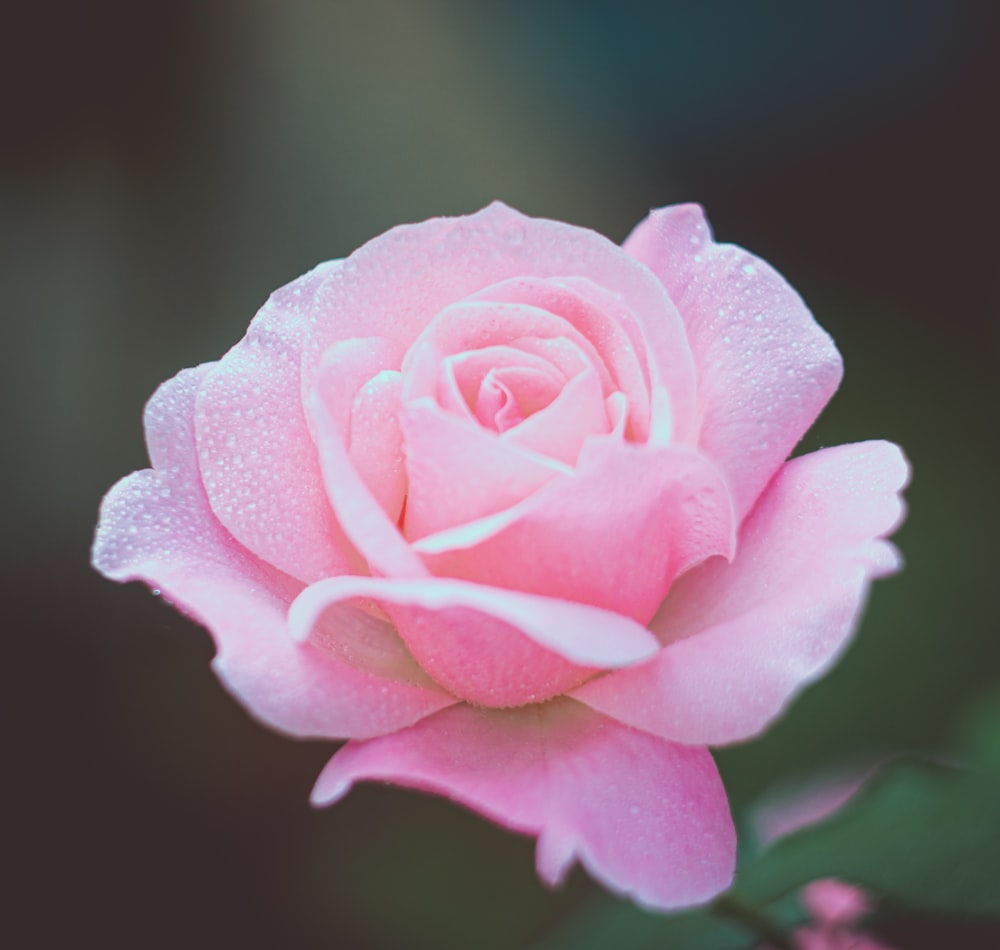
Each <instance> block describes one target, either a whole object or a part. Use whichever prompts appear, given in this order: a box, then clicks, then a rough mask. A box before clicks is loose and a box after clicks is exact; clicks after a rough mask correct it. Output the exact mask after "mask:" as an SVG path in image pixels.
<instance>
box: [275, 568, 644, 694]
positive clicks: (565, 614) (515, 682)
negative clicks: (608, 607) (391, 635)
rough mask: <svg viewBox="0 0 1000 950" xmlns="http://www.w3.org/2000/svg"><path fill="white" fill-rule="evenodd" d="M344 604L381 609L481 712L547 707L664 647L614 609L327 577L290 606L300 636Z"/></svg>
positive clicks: (433, 583)
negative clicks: (599, 673) (604, 672)
mask: <svg viewBox="0 0 1000 950" xmlns="http://www.w3.org/2000/svg"><path fill="white" fill-rule="evenodd" d="M345 603H346V604H374V605H376V606H377V607H378V608H379V609H380V610H381V611H382V612H384V614H385V615H387V616H388V617H389V618H390V620H391V621H392V622H393V624H394V625H395V627H396V629H397V630H398V631H399V635H400V636H401V637H402V639H403V641H404V642H405V643H406V645H407V647H408V648H409V650H410V653H411V654H412V655H413V657H414V658H415V659H416V660H417V662H418V663H419V664H420V665H421V667H422V668H423V669H424V670H425V671H426V672H427V673H428V674H430V676H431V677H433V679H434V680H435V681H436V682H437V683H440V684H441V685H442V686H444V687H445V688H446V689H447V690H449V692H452V693H454V694H455V695H456V696H460V697H461V698H463V699H467V700H469V701H470V702H474V703H478V704H480V705H483V706H518V705H522V704H524V703H531V702H541V701H543V700H545V699H549V698H550V697H552V696H556V695H559V694H560V693H563V692H565V691H566V690H567V689H570V688H572V687H573V686H577V685H579V684H580V683H581V682H583V681H584V680H585V679H586V678H587V677H588V676H591V675H592V674H593V673H594V672H595V670H596V669H598V668H604V669H607V668H611V667H620V666H625V665H626V664H629V663H635V662H638V661H640V660H643V659H645V658H647V657H649V656H652V654H653V653H655V652H656V650H657V649H658V648H659V644H658V643H657V642H656V638H655V637H654V636H653V635H652V634H651V633H650V632H649V631H648V630H647V629H646V628H645V627H642V626H640V625H639V624H637V623H636V622H635V621H633V620H630V619H628V618H627V617H623V616H620V615H618V614H614V613H610V612H609V611H605V610H599V609H598V608H595V607H588V606H587V605H585V604H577V603H572V602H570V601H565V600H556V599H555V598H549V597H539V596H537V595H534V594H522V593H517V592H513V591H505V590H500V589H498V588H496V587H492V586H482V585H479V584H470V583H469V582H467V581H461V580H452V579H444V578H424V579H416V580H398V579H390V578H371V577H336V578H331V579H330V580H326V581H319V582H318V583H316V584H313V585H312V586H311V587H308V588H306V590H305V591H303V592H302V594H301V595H300V596H299V598H298V599H297V600H296V601H295V603H294V604H293V605H292V611H291V614H290V617H289V622H290V624H291V627H292V632H293V634H294V635H295V636H296V637H297V638H299V639H306V638H308V637H310V636H311V635H312V631H313V630H314V628H315V626H316V625H317V624H319V623H323V622H324V618H325V617H326V615H327V613H328V612H329V611H330V610H331V609H335V608H339V606H340V605H342V604H345ZM326 628H327V629H328V630H329V631H330V634H329V635H331V636H335V635H336V633H335V624H331V623H326Z"/></svg>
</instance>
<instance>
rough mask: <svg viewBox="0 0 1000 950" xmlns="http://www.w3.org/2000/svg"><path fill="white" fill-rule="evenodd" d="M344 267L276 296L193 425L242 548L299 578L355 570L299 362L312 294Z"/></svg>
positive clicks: (211, 490)
mask: <svg viewBox="0 0 1000 950" xmlns="http://www.w3.org/2000/svg"><path fill="white" fill-rule="evenodd" d="M339 266H340V262H339V261H335V262H331V263H329V264H322V265H320V266H319V267H317V268H316V269H315V270H313V271H311V272H310V273H309V274H307V275H305V276H304V277H301V278H299V279H298V280H296V281H293V282H292V283H291V284H289V285H288V286H286V287H283V288H282V289H281V290H279V291H276V292H275V293H274V294H272V295H271V298H270V299H269V300H268V302H267V303H266V304H265V305H264V307H263V308H262V309H261V311H260V312H259V313H258V314H257V316H256V317H255V318H254V320H253V322H252V323H251V324H250V328H249V329H248V330H247V333H246V336H245V337H244V338H243V340H241V341H240V342H239V343H238V344H237V345H236V346H234V347H233V348H232V349H231V350H230V351H229V352H228V353H227V354H226V355H225V356H224V357H223V358H222V359H221V360H220V361H219V362H218V363H215V364H213V365H212V367H211V368H210V369H209V370H208V371H207V373H206V374H205V376H204V380H203V383H202V391H201V392H200V393H199V395H198V402H197V409H196V416H195V424H196V428H197V434H198V457H199V463H200V468H201V473H202V477H203V479H204V484H205V490H206V492H207V493H208V498H209V500H210V502H211V505H212V510H213V511H214V512H215V515H216V517H217V518H218V519H219V521H221V522H222V524H223V525H225V527H226V528H227V529H228V530H229V532H230V533H231V534H232V535H233V537H235V538H236V540H237V541H239V542H240V543H241V544H242V545H244V546H245V547H247V548H249V549H250V550H251V551H253V553H254V554H256V555H257V556H258V557H260V558H263V559H264V560H265V561H267V562H269V563H270V564H273V565H274V566H275V567H277V568H278V569H279V570H281V571H284V572H285V573H287V574H291V575H292V576H294V577H297V578H298V579H299V580H301V581H303V582H307V583H308V582H309V581H313V580H317V579H318V578H320V577H329V576H330V575H332V574H342V573H344V572H346V571H351V570H354V569H357V567H358V566H359V559H358V557H357V554H356V553H355V552H354V551H353V550H352V548H351V545H350V544H349V543H348V542H347V540H346V538H345V536H344V534H343V532H342V531H341V530H340V526H339V525H338V524H337V521H336V519H335V518H334V516H333V512H332V511H331V510H330V505H329V503H328V502H327V499H326V494H325V492H324V490H323V479H322V476H321V475H320V471H319V464H318V462H317V458H316V448H315V446H314V445H313V441H312V439H311V438H310V435H309V430H308V427H307V425H306V420H305V416H304V414H303V410H302V397H301V388H300V387H301V383H300V372H299V363H300V360H301V351H302V340H303V336H304V333H305V329H306V325H307V320H306V315H307V314H308V311H309V307H310V306H311V303H312V299H313V296H314V294H315V292H316V288H317V287H318V286H319V284H320V283H322V281H323V280H324V279H325V278H326V277H328V276H329V275H330V274H331V273H334V272H336V270H337V268H338V267H339Z"/></svg>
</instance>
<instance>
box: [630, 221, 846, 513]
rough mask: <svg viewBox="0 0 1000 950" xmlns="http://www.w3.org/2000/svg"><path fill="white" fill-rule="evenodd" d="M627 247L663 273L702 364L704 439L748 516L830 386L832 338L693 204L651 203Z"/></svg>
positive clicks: (835, 356)
mask: <svg viewBox="0 0 1000 950" xmlns="http://www.w3.org/2000/svg"><path fill="white" fill-rule="evenodd" d="M624 249H625V250H626V251H628V253H629V254H631V255H632V256H633V257H635V258H636V259H637V260H640V261H642V262H643V263H644V264H646V265H648V266H649V267H650V268H651V269H652V271H653V272H654V273H655V274H656V275H657V276H658V277H659V278H660V280H662V281H663V285H664V286H665V287H666V289H667V291H668V292H669V294H670V297H671V299H672V300H673V301H674V303H675V304H676V305H677V307H678V309H679V310H680V313H681V316H682V317H683V319H684V322H685V324H686V326H687V332H688V337H689V340H690V344H691V347H692V349H693V351H694V358H695V364H696V365H697V367H698V407H699V412H700V414H701V419H702V423H701V433H700V436H699V437H698V445H699V447H700V448H702V449H703V451H705V452H706V453H708V455H710V456H711V457H712V458H713V459H715V461H716V462H717V463H718V464H719V466H720V467H721V468H722V471H723V472H724V473H725V474H726V477H727V478H728V479H729V482H730V484H731V485H732V489H733V496H734V498H735V500H736V509H737V514H738V515H739V517H740V518H741V519H742V517H743V516H744V515H745V514H746V512H748V511H749V510H750V508H751V507H752V506H753V503H754V501H755V500H756V498H757V496H758V495H759V494H760V492H761V491H762V490H763V488H764V486H765V485H766V484H767V482H768V481H769V480H770V478H771V476H772V475H773V474H774V473H775V471H777V469H778V467H779V466H780V465H781V463H782V462H783V461H784V460H785V459H786V458H787V457H788V455H789V453H790V452H791V450H792V448H793V447H794V445H795V443H796V442H798V441H799V439H801V438H802V436H803V435H804V434H805V432H806V430H807V429H808V428H809V426H811V425H812V423H813V421H814V420H815V419H816V416H817V415H819V412H820V410H821V409H822V408H823V406H825V405H826V403H827V401H828V400H829V399H830V397H831V396H832V395H833V393H834V390H836V388H837V386H838V384H839V383H840V378H841V375H842V372H843V367H842V364H841V360H840V354H839V353H838V352H837V348H836V347H835V346H834V344H833V341H832V340H831V339H830V337H829V336H828V335H827V334H826V332H825V331H824V330H823V329H822V328H821V327H820V326H819V325H818V324H817V323H816V321H815V320H814V319H813V317H812V314H811V313H810V312H809V310H808V309H807V307H806V305H805V304H804V303H803V302H802V299H801V298H800V297H799V295H798V294H797V293H796V292H795V291H794V290H793V289H792V288H791V287H790V286H789V285H788V283H787V282H786V281H785V279H784V278H783V277H782V276H781V275H780V274H779V273H778V272H777V271H776V270H774V268H772V267H771V266H770V264H768V263H766V262H765V261H762V260H761V259H760V258H757V257H754V256H753V255H752V254H750V253H749V252H748V251H745V250H743V249H742V248H740V247H736V246H734V245H732V244H715V243H714V242H713V241H712V233H711V231H710V230H709V226H708V223H707V222H706V220H705V217H704V214H703V212H702V210H701V208H700V207H698V206H697V205H676V206H674V207H670V208H662V209H660V210H658V211H653V212H652V213H651V214H650V215H649V217H648V218H646V219H645V220H644V221H643V222H641V223H640V224H639V225H638V226H637V227H636V229H635V230H634V231H633V232H632V234H631V235H630V236H629V238H628V239H627V240H626V241H625V244H624Z"/></svg>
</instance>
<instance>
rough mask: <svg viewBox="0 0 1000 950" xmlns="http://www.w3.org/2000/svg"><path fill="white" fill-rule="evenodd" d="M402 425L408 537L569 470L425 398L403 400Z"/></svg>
mask: <svg viewBox="0 0 1000 950" xmlns="http://www.w3.org/2000/svg"><path fill="white" fill-rule="evenodd" d="M402 429H403V443H404V446H405V452H406V474H407V480H408V486H409V487H408V494H407V498H406V514H405V517H404V520H403V531H404V533H405V535H406V537H408V538H410V539H415V538H421V537H424V536H425V535H428V534H432V533H434V532H435V531H441V530H443V529H445V528H451V527H453V526H455V525H460V524H464V523H465V522H467V521H472V520H474V519H476V518H483V517H485V516H487V515H491V514H495V513H496V512H498V511H502V510H503V509H505V508H508V507H510V506H511V505H515V504H517V503H518V502H519V501H521V500H522V499H523V498H525V497H526V496H528V495H530V494H531V493H532V492H534V491H536V490H537V489H539V488H541V486H542V485H544V484H545V483H546V482H549V481H552V479H554V478H559V477H562V476H565V475H568V474H569V473H570V469H569V468H568V467H567V466H566V465H564V464H562V463H561V462H558V461H556V460H554V459H551V458H546V457H545V456H543V455H539V454H538V453H537V452H532V451H531V450H529V449H526V448H523V447H522V446H520V445H518V444H517V443H516V442H511V441H509V440H504V439H501V438H500V437H499V436H498V434H497V433H495V432H491V431H488V430H486V429H484V428H483V427H482V426H480V425H479V424H478V423H475V422H472V421H470V420H468V419H465V418H463V417H461V416H457V415H455V414H454V413H449V412H446V411H445V410H444V409H442V408H441V407H440V406H439V405H437V404H436V403H435V402H433V401H432V400H430V399H427V398H423V399H414V400H412V401H410V402H408V403H406V404H405V405H404V407H403V415H402ZM386 573H390V572H388V571H387V572H386ZM392 573H397V574H398V573H399V572H398V571H397V572H392Z"/></svg>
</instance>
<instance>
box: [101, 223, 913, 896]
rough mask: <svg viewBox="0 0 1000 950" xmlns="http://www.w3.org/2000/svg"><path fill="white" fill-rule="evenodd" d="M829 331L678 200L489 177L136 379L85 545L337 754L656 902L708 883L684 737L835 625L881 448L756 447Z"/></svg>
mask: <svg viewBox="0 0 1000 950" xmlns="http://www.w3.org/2000/svg"><path fill="white" fill-rule="evenodd" d="M840 376H841V362H840V357H839V355H838V353H837V350H836V348H835V347H834V345H833V343H832V342H831V340H830V338H829V337H828V336H827V335H826V333H824V331H823V330H822V329H821V328H820V327H819V326H817V325H816V323H815V322H814V321H813V319H812V317H811V315H810V313H809V311H808V310H807V309H806V307H805V305H804V304H803V303H802V301H801V300H800V298H799V297H798V296H797V295H796V293H795V292H794V291H793V290H792V289H791V288H790V287H789V286H788V284H786V283H785V281H784V280H783V279H782V278H781V277H780V276H779V275H778V274H777V273H776V272H775V271H774V270H773V269H772V268H771V267H770V266H769V265H768V264H766V263H764V262H763V261H761V260H759V259H758V258H755V257H753V256H752V255H751V254H749V253H747V252H746V251H744V250H742V249H740V248H738V247H734V246H731V245H725V244H715V243H713V241H712V238H711V234H710V232H709V229H708V225H707V223H706V222H705V220H704V217H703V216H702V213H701V210H700V209H699V208H698V207H696V206H693V205H685V206H679V207H673V208H666V209H663V210H660V211H655V212H653V213H652V214H651V215H650V216H649V217H648V218H647V219H646V220H645V221H644V222H642V223H641V224H640V225H639V226H638V227H637V228H636V230H635V231H634V232H633V234H632V235H631V236H630V237H629V239H628V240H627V241H626V242H625V244H624V246H623V247H617V246H616V245H614V244H612V243H611V242H609V241H607V240H606V239H605V238H603V237H601V236H599V235H597V234H595V233H593V232H591V231H587V230H585V229H582V228H576V227H572V226H570V225H566V224H561V223H558V222H554V221H545V220H538V219H532V218H526V217H524V216H523V215H521V214H518V213H517V212H516V211H513V210H511V209H510V208H507V207H505V206H504V205H501V204H493V205H490V206H489V207H488V208H486V209H484V210H483V211H480V212H479V213H477V214H474V215H471V216H469V217H465V218H452V219H449V218H438V219H434V220H431V221H426V222H424V223H422V224H416V225H410V226H405V227H399V228H394V229H393V230H391V231H389V232H387V233H386V234H383V235H381V236H380V237H378V238H375V239H374V240H373V241H371V242H369V243H368V244H366V245H365V246H364V247H362V248H360V249H359V250H358V251H356V252H355V253H354V254H352V255H351V256H350V257H349V258H347V259H346V260H344V261H334V262H331V263H327V264H322V265H320V266H319V267H317V268H316V269H315V270H313V271H312V272H310V273H309V274H307V275H306V276H304V277H302V278H300V279H298V280H296V281H294V282H292V283H291V284H289V285H288V286H287V287H284V288H282V289H281V290H279V291H277V292H276V293H275V294H274V295H273V296H272V297H271V299H270V300H269V301H268V302H267V304H266V305H265V306H264V308H263V309H262V310H261V311H260V313H259V314H258V315H257V316H256V317H255V319H254V320H253V322H252V323H251V325H250V328H249V330H248V332H247V335H246V337H245V338H244V339H243V340H242V341H241V342H240V343H239V344H237V345H236V346H235V347H234V348H233V349H232V350H230V351H229V352H228V353H227V354H226V355H225V356H224V357H223V358H222V359H221V360H219V361H218V362H216V363H208V364H205V365H202V366H199V367H196V368H195V369H191V370H185V371H184V372H182V373H180V374H179V375H178V376H177V377H175V378H174V379H172V380H170V381H169V382H167V383H165V384H164V385H163V386H161V387H160V389H159V390H158V391H157V392H156V394H155V395H154V396H153V397H152V399H151V400H150V402H149V405H148V406H147V408H146V419H145V422H146V437H147V442H148V445H149V454H150V458H151V460H152V464H153V468H152V469H148V470H145V471H141V472H136V473H134V474H133V475H131V476H129V477H128V478H126V479H124V480H123V481H122V482H120V483H119V484H118V485H117V486H115V488H114V489H112V491H111V492H110V493H109V494H108V496H107V498H106V499H105V501H104V505H103V508H102V512H101V520H100V525H99V527H98V531H97V538H96V541H95V545H94V555H93V556H94V563H95V564H96V566H97V567H98V569H99V570H101V571H103V572H104V573H105V574H106V575H107V576H109V577H111V578H114V579H115V580H130V579H135V578H139V579H142V580H144V581H146V582H147V583H149V584H152V585H155V586H156V587H157V588H159V589H161V590H162V591H163V593H164V595H165V596H167V597H168V598H169V599H170V600H172V601H173V602H175V603H176V604H177V605H178V606H179V607H181V608H182V609H183V610H185V611H187V612H189V613H190V614H191V615H193V616H194V617H195V618H197V619H198V620H199V621H200V622H202V623H203V624H205V626H206V627H208V628H209V630H211V632H212V634H213V636H214V638H215V641H216V644H217V647H218V653H217V655H216V657H215V660H214V666H215V669H216V672H217V673H218V675H219V676H220V678H221V679H222V681H223V683H224V684H225V685H226V686H227V687H228V688H229V689H230V690H231V691H232V692H233V693H234V694H235V695H236V696H237V697H238V698H239V699H240V700H241V701H242V702H243V703H244V704H245V705H246V706H247V707H248V708H249V709H250V711H251V712H252V713H253V714H254V715H255V716H257V717H258V718H260V719H261V720H263V721H264V722H266V723H268V724H270V725H272V726H274V727H275V728H278V729H281V730H284V731H286V732H288V733H291V734H294V735H297V736H319V737H325V738H348V739H351V740H352V741H351V742H348V743H347V744H346V745H345V746H344V747H343V748H341V749H340V750H339V751H338V752H337V754H336V755H335V756H334V758H333V760H332V761H331V762H330V764H329V765H328V766H327V768H326V769H325V771H324V772H323V774H322V775H321V776H320V778H319V781H318V783H317V785H316V789H315V791H314V793H313V800H314V802H316V803H318V804H323V803H327V802H331V801H333V800H335V799H337V798H339V797H341V796H342V795H344V794H345V793H346V792H347V790H348V789H349V788H350V786H351V785H352V784H353V783H354V782H356V781H359V780H362V779H383V780H388V781H392V782H396V783H400V784H403V785H409V786H414V787H417V788H421V789H425V790H430V791H434V792H439V793H441V794H444V795H448V796H450V797H451V798H453V799H455V800H457V801H460V802H463V803H464V804H466V805H468V806H470V807H472V808H474V809H476V810H478V811H480V812H482V813H484V814H485V815H487V816H489V817H491V818H493V819H494V820H496V821H498V822H500V823H501V824H503V825H505V826H506V827H508V828H511V829H514V830H516V831H520V832H524V833H527V834H533V835H537V836H538V852H537V857H538V871H539V873H540V874H541V876H542V877H543V878H544V879H545V880H546V881H548V882H550V883H556V882H558V881H559V880H561V879H562V878H563V877H564V876H565V874H566V873H567V871H568V869H569V868H570V866H571V865H572V864H573V862H574V860H577V859H578V860H580V861H581V862H582V863H583V864H584V865H585V866H586V867H587V868H588V869H589V871H590V872H591V873H592V874H593V875H594V876H596V877H597V878H598V879H600V880H601V881H602V882H604V884H606V885H607V886H608V887H609V888H611V889H613V890H615V891H618V892H621V893H624V894H628V895H629V896H631V897H632V898H634V899H635V900H637V901H639V902H640V903H642V904H645V905H648V906H650V907H656V908H672V907H679V906H685V905H691V904H695V903H699V902H703V901H707V900H709V899H710V898H711V897H713V896H714V895H715V894H717V893H719V892H720V891H722V890H724V889H725V888H726V887H727V886H728V885H729V883H730V880H731V878H732V874H733V867H734V852H735V841H734V831H733V826H732V821H731V819H730V815H729V809H728V803H727V801H726V796H725V793H724V790H723V788H722V785H721V783H720V780H719V776H718V773H717V771H716V769H715V765H714V763H713V761H712V758H711V755H710V754H709V752H708V749H707V746H708V745H711V744H719V743H728V742H735V741H738V740H741V739H746V738H747V737H749V736H752V735H754V734H756V733H758V732H759V731H760V730H762V729H763V728H765V727H766V726H767V724H768V723H769V722H771V720H773V719H774V718H775V717H776V716H777V715H778V714H779V712H780V711H781V709H782V708H783V707H784V706H785V704H786V703H787V702H788V701H789V699H790V697H791V696H792V695H793V694H794V693H795V692H796V691H797V690H799V689H800V688H801V687H802V686H803V685H804V684H805V683H807V682H809V681H810V680H812V679H815V678H816V677H817V676H819V675H820V674H821V673H822V672H823V671H824V670H825V669H826V668H827V667H828V666H829V665H830V663H831V662H832V661H833V660H834V658H835V657H836V655H837V654H838V653H839V652H840V651H841V650H842V649H843V647H844V644H845V643H846V641H847V639H848V638H849V636H850V634H851V631H852V629H853V628H854V626H855V623H856V621H857V618H858V614H859V612H860V610H861V606H862V602H863V600H864V597H865V593H866V591H867V588H868V584H869V581H870V580H871V579H872V578H874V577H878V576H881V575H884V574H887V573H890V572H892V571H893V570H895V569H896V568H897V567H898V563H899V562H898V557H897V555H896V553H895V551H894V549H893V548H892V546H891V545H890V544H888V543H887V542H886V541H884V540H882V538H883V537H884V536H885V535H886V533H887V532H889V531H891V530H892V528H893V527H894V526H895V525H896V524H897V522H898V521H899V519H900V514H901V505H900V501H899V499H898V497H897V492H898V491H899V489H900V488H901V487H902V486H903V484H904V482H905V480H906V477H907V466H906V462H905V461H904V459H903V457H902V455H901V453H900V452H899V450H898V449H897V448H896V447H894V446H892V445H890V444H887V443H884V442H869V443H863V444H859V445H849V446H841V447H839V448H834V449H825V450H823V451H821V452H816V453H814V454H812V455H808V456H805V457H803V458H799V459H796V460H794V461H791V462H786V461H785V459H786V458H787V457H788V454H789V452H790V451H791V450H792V448H793V447H794V445H795V443H796V442H797V441H798V440H799V438H800V437H801V436H802V435H803V433H804V432H805V431H806V429H807V428H808V427H809V425H811V423H812V421H813V420H814V419H815V417H816V415H817V414H818V413H819V411H820V409H821V408H822V407H823V405H824V404H825V403H826V401H827V400H828V399H829V398H830V395H831V394H832V393H833V391H834V390H835V389H836V387H837V384H838V382H839V380H840Z"/></svg>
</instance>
